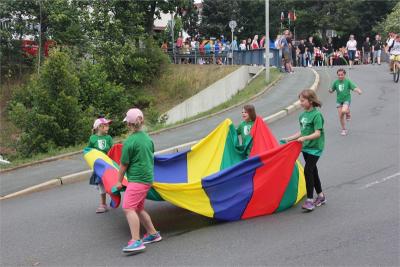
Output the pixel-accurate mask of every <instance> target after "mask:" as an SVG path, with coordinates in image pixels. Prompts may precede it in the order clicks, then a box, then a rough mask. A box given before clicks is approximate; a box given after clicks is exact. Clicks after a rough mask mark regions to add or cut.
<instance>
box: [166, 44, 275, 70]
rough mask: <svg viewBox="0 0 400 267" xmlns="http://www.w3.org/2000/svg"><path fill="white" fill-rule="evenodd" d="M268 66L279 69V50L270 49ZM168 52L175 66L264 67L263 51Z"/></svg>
mask: <svg viewBox="0 0 400 267" xmlns="http://www.w3.org/2000/svg"><path fill="white" fill-rule="evenodd" d="M269 51H270V60H269V62H270V66H275V67H281V58H280V56H279V50H278V49H275V48H270V49H269ZM174 52H175V53H173V52H172V51H168V52H167V54H168V56H169V57H170V59H171V62H173V63H175V64H221V65H222V64H223V65H259V66H265V49H253V50H245V51H233V53H232V52H231V51H222V52H217V53H215V52H214V51H199V50H190V51H181V50H180V51H174Z"/></svg>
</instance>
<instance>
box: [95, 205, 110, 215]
mask: <svg viewBox="0 0 400 267" xmlns="http://www.w3.org/2000/svg"><path fill="white" fill-rule="evenodd" d="M107 210H108V209H107V205H103V204H101V205H100V206H99V207H98V208H97V209H96V213H104V212H106V211H107Z"/></svg>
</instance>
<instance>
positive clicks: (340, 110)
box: [338, 106, 346, 130]
mask: <svg viewBox="0 0 400 267" xmlns="http://www.w3.org/2000/svg"><path fill="white" fill-rule="evenodd" d="M338 115H339V121H340V126H341V127H342V130H345V129H346V125H345V113H343V106H339V107H338Z"/></svg>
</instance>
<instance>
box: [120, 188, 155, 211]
mask: <svg viewBox="0 0 400 267" xmlns="http://www.w3.org/2000/svg"><path fill="white" fill-rule="evenodd" d="M150 187H151V185H149V184H142V183H134V182H131V183H128V186H127V187H126V190H125V194H124V200H123V202H122V208H123V209H131V210H136V211H141V210H143V209H144V200H145V199H146V196H147V191H149V189H150Z"/></svg>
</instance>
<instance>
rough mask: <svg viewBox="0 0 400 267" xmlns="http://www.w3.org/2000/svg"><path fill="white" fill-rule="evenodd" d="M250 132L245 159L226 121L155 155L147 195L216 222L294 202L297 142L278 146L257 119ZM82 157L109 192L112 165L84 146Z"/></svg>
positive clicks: (298, 181)
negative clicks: (184, 146) (176, 149)
mask: <svg viewBox="0 0 400 267" xmlns="http://www.w3.org/2000/svg"><path fill="white" fill-rule="evenodd" d="M250 135H251V136H252V139H251V143H249V144H252V148H251V151H250V156H249V158H247V157H246V155H244V153H243V151H241V150H239V149H238V137H237V133H236V129H235V127H234V125H233V123H232V121H231V120H229V119H226V120H225V121H223V122H222V123H221V124H220V125H218V126H217V127H216V128H215V129H214V131H212V132H211V133H210V134H209V135H208V136H206V137H205V138H204V139H202V140H200V141H199V142H198V143H197V144H195V145H194V146H192V147H191V148H189V149H188V150H186V151H183V152H178V153H172V154H166V155H157V156H155V158H154V183H153V184H152V188H151V190H150V191H149V194H148V195H147V198H149V199H152V200H165V201H168V202H170V203H172V204H174V205H176V206H178V207H181V208H184V209H187V210H190V211H192V212H195V213H197V214H201V215H203V216H207V217H210V218H214V219H217V220H222V221H235V220H242V219H247V218H252V217H255V216H261V215H266V214H271V213H274V212H279V211H282V210H285V209H287V208H289V207H291V206H293V205H295V204H296V203H298V202H299V201H300V200H301V198H303V196H304V195H305V192H306V190H305V180H304V172H303V167H302V166H301V164H300V163H299V162H298V161H297V158H298V156H299V154H300V151H301V148H302V145H301V143H299V142H290V143H288V144H285V145H279V144H278V142H277V141H276V139H275V137H274V136H273V134H272V132H271V131H270V130H269V128H268V126H267V125H266V124H265V123H264V121H263V120H262V118H260V117H257V119H256V121H255V122H254V125H253V127H252V129H251V132H250ZM84 158H85V160H86V161H87V163H88V164H89V166H90V167H91V168H94V171H95V173H96V175H97V176H99V177H100V178H101V180H102V182H103V185H104V187H105V189H106V192H107V193H108V194H110V191H113V190H112V187H110V185H112V184H115V183H116V179H117V178H118V171H117V169H118V165H117V164H116V163H112V160H111V159H110V158H108V156H107V155H105V154H104V153H102V152H100V151H97V150H95V149H91V148H88V149H85V150H84ZM111 181H113V182H111ZM123 184H124V185H126V179H124V181H123ZM115 193H118V192H115V190H114V191H113V192H111V194H112V195H113V196H114V198H113V199H112V200H113V205H112V207H117V206H118V205H119V202H120V195H116V194H115ZM118 198H119V199H118Z"/></svg>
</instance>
